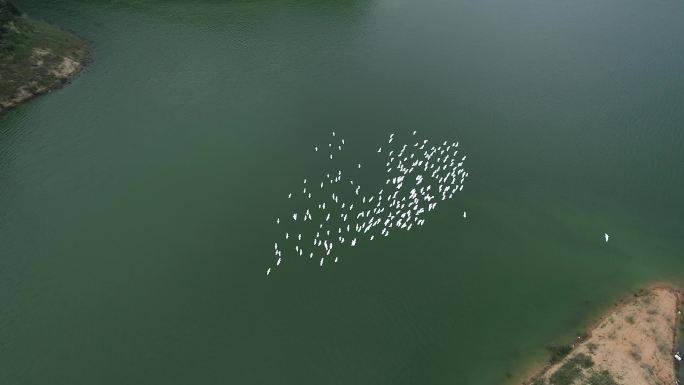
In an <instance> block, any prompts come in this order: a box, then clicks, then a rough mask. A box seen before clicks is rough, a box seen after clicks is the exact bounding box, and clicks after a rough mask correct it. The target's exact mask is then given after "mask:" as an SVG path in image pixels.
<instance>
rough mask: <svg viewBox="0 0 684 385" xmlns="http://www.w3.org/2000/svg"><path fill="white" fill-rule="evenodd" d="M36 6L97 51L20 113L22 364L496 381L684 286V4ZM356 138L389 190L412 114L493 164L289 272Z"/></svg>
mask: <svg viewBox="0 0 684 385" xmlns="http://www.w3.org/2000/svg"><path fill="white" fill-rule="evenodd" d="M17 3H18V5H19V6H21V8H22V9H23V10H24V11H26V12H27V13H29V14H31V15H33V16H35V17H39V18H43V19H46V20H48V21H50V22H53V23H56V24H58V25H60V26H63V27H65V28H67V29H70V30H73V31H75V32H76V33H77V34H79V35H80V36H83V37H84V38H86V39H88V40H89V41H91V42H92V49H93V52H92V54H93V59H94V60H93V62H92V63H91V65H90V66H89V67H88V68H87V69H86V70H85V71H84V72H83V73H82V74H81V75H80V76H79V77H78V78H77V79H75V80H74V82H73V83H72V84H70V85H68V86H67V87H65V88H64V89H61V90H59V91H57V92H53V93H51V94H50V95H46V96H43V97H40V98H37V99H35V100H33V101H31V102H30V103H28V104H26V105H24V106H21V107H19V108H17V109H15V110H13V111H10V112H9V113H7V114H4V115H2V116H0V305H1V306H0V383H7V384H46V383H50V384H122V383H126V384H156V383H159V384H188V383H193V384H215V383H230V384H267V383H273V384H316V385H319V384H418V383H420V384H473V385H480V384H482V385H485V384H486V385H489V384H492V383H501V382H502V381H507V379H508V376H509V375H512V376H518V375H519V373H520V371H523V370H525V368H526V367H528V366H529V365H530V364H531V363H534V362H536V360H542V359H544V354H545V353H544V347H545V346H547V345H549V344H553V343H560V342H565V341H566V338H572V335H573V333H575V332H577V331H579V330H580V329H581V328H582V327H583V325H586V324H587V323H588V322H590V321H591V319H592V318H593V317H595V316H596V315H597V314H598V313H599V312H601V311H602V310H603V309H604V308H606V307H607V306H610V305H611V304H612V303H613V302H614V301H615V300H617V299H618V298H620V297H622V296H623V295H624V294H625V293H628V292H629V291H630V290H634V289H636V288H639V287H642V286H644V285H646V284H648V283H650V282H652V281H664V280H670V281H675V282H678V283H680V284H681V283H682V277H684V254H683V250H684V236H682V234H684V222H683V221H682V220H681V218H683V217H684V200H682V199H681V196H682V195H683V192H684V162H682V160H684V155H682V154H683V151H682V150H684V131H682V126H683V125H684V109H683V108H682V105H684V75H683V74H684V50H682V49H681V47H682V46H684V44H683V43H684V41H683V40H684V5H682V4H680V3H675V2H659V3H648V4H646V3H641V2H636V1H627V2H624V1H622V2H618V1H608V2H604V3H600V4H597V3H595V2H590V1H584V0H582V1H579V2H577V1H576V2H572V3H561V2H550V3H549V2H546V3H542V2H536V1H520V2H514V3H511V2H504V1H493V0H492V1H478V2H469V1H454V2H445V1H432V0H430V1H426V2H406V1H343V2H316V1H304V2H292V1H288V2H276V1H259V2H248V1H239V2H230V3H225V2H218V1H193V2H180V1H172V2H161V1H159V2H155V1H143V0H138V1H134V0H130V1H129V0H120V1H94V2H80V1H71V0H67V1H60V2H57V3H55V2H48V1H33V0H21V1H17ZM333 130H334V131H336V132H337V133H339V135H340V136H341V137H344V138H345V140H346V141H347V143H348V147H349V151H347V152H345V153H344V155H342V156H341V159H339V162H343V163H344V162H348V163H350V164H355V163H357V162H361V163H363V164H364V165H369V167H366V168H364V174H363V177H362V181H363V183H364V184H366V185H373V184H374V183H378V184H380V183H382V182H383V181H384V175H383V170H382V167H376V168H374V167H371V166H370V165H372V164H373V163H374V162H377V161H376V159H377V158H376V157H375V155H376V154H375V153H374V151H375V149H377V147H378V146H379V145H383V144H384V143H385V142H386V138H387V136H388V135H389V134H390V133H392V132H395V133H397V136H398V137H399V138H401V137H402V136H403V137H404V138H408V137H409V136H410V132H411V131H412V130H418V132H419V135H421V136H422V137H424V138H426V139H430V140H431V141H432V140H434V141H437V142H442V141H443V140H458V141H460V145H461V148H462V150H463V151H464V152H465V153H467V154H468V169H469V172H470V178H469V180H468V183H467V184H466V187H465V189H464V190H463V192H462V193H460V194H457V196H455V199H454V200H452V201H449V202H448V203H447V204H445V205H443V206H442V207H440V208H441V210H438V212H437V213H436V214H435V215H433V216H431V217H429V218H428V220H427V222H426V224H425V226H423V227H422V228H420V229H418V230H416V231H411V232H409V233H406V234H401V235H399V234H396V235H395V236H390V237H387V238H383V239H382V240H378V241H377V242H372V243H369V244H365V245H364V246H363V247H358V248H356V249H353V252H352V251H350V252H349V253H347V254H345V255H343V256H341V260H340V262H339V263H338V264H336V265H335V266H332V265H331V266H328V268H325V269H322V270H321V269H320V268H319V266H318V264H317V263H315V262H311V261H309V260H308V259H306V258H301V259H300V258H291V259H289V260H287V261H286V262H285V263H284V264H283V265H282V266H281V267H280V268H279V269H278V271H277V274H272V275H271V276H269V277H268V279H267V278H266V277H265V275H264V271H265V268H266V267H267V266H268V265H269V264H272V262H273V258H272V248H273V241H274V240H276V239H277V238H276V237H278V236H280V235H281V234H280V232H279V230H278V229H277V228H276V226H275V224H274V221H273V220H274V218H275V217H278V216H280V217H285V216H287V213H289V212H290V211H291V210H292V209H293V208H294V207H293V204H292V202H288V200H287V199H286V196H287V194H288V192H290V191H295V190H297V189H299V188H300V184H301V180H302V179H303V178H307V177H313V176H317V175H321V174H322V173H324V172H325V171H334V169H333V170H326V167H328V166H327V165H326V164H325V163H324V162H322V161H321V159H320V158H319V157H317V156H316V154H315V153H314V151H313V150H312V149H313V147H314V146H316V145H321V144H322V143H327V142H326V140H327V138H328V136H329V132H330V131H333ZM380 166H381V165H380ZM463 210H467V211H468V218H467V220H463V218H462V216H461V213H462V212H463ZM604 232H608V233H610V234H611V240H610V242H608V243H605V242H604V241H603V233H604Z"/></svg>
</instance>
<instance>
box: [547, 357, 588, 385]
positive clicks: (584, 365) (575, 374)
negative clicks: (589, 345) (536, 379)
mask: <svg viewBox="0 0 684 385" xmlns="http://www.w3.org/2000/svg"><path fill="white" fill-rule="evenodd" d="M592 366H594V361H593V360H592V359H591V357H589V356H588V355H586V354H584V353H579V354H577V355H576V356H574V357H572V358H571V359H569V360H568V362H566V363H565V364H563V366H561V367H560V368H558V370H557V371H556V372H555V373H553V374H552V375H551V378H549V380H550V381H551V384H552V385H571V384H574V383H575V381H576V380H577V379H579V378H580V377H581V376H582V374H583V372H584V371H583V370H584V369H588V368H591V367H592Z"/></svg>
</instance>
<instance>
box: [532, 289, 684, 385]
mask: <svg viewBox="0 0 684 385" xmlns="http://www.w3.org/2000/svg"><path fill="white" fill-rule="evenodd" d="M681 301H682V296H681V292H680V291H679V290H678V289H677V288H675V287H673V286H669V285H665V284H660V285H656V286H653V287H651V288H649V289H646V290H641V291H639V292H637V293H635V294H634V295H633V296H632V297H631V298H630V299H629V300H626V301H624V302H623V303H622V304H620V305H618V306H617V307H616V308H615V309H613V310H612V311H611V312H610V313H608V314H606V315H605V316H604V317H602V318H601V319H600V320H599V321H598V323H597V324H596V325H595V327H594V328H593V329H592V330H591V331H590V332H589V334H588V336H586V337H585V338H584V339H578V341H576V343H575V344H574V345H573V346H571V348H572V349H571V350H570V351H569V352H568V353H567V355H566V356H565V357H564V358H562V359H560V360H558V361H557V362H555V363H554V364H551V365H549V366H547V367H546V368H544V369H543V370H542V371H540V372H539V373H537V374H536V375H534V376H533V377H531V378H530V379H528V380H527V381H525V382H524V384H534V385H594V384H596V385H614V384H619V385H659V384H663V385H669V384H676V383H677V382H676V381H677V369H676V366H675V365H676V363H675V362H676V361H675V359H674V357H673V355H674V353H675V351H674V350H675V349H676V346H677V344H676V342H677V337H678V336H677V330H678V324H679V322H680V317H681V310H680V305H681Z"/></svg>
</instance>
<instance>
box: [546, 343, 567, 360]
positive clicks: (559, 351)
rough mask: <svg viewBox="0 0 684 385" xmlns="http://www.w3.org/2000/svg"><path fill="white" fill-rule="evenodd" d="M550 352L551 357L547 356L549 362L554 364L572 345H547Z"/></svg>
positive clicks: (563, 356)
mask: <svg viewBox="0 0 684 385" xmlns="http://www.w3.org/2000/svg"><path fill="white" fill-rule="evenodd" d="M547 349H548V350H549V352H551V357H549V363H551V364H555V363H556V362H560V360H562V359H563V358H565V356H567V355H568V353H570V351H572V346H570V345H559V346H549V347H548V348H547Z"/></svg>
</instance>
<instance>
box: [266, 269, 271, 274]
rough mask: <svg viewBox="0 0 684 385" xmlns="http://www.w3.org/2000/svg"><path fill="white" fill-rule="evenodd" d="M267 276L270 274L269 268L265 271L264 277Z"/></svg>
mask: <svg viewBox="0 0 684 385" xmlns="http://www.w3.org/2000/svg"><path fill="white" fill-rule="evenodd" d="M269 274H271V268H270V267H269V268H268V269H266V275H269Z"/></svg>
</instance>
